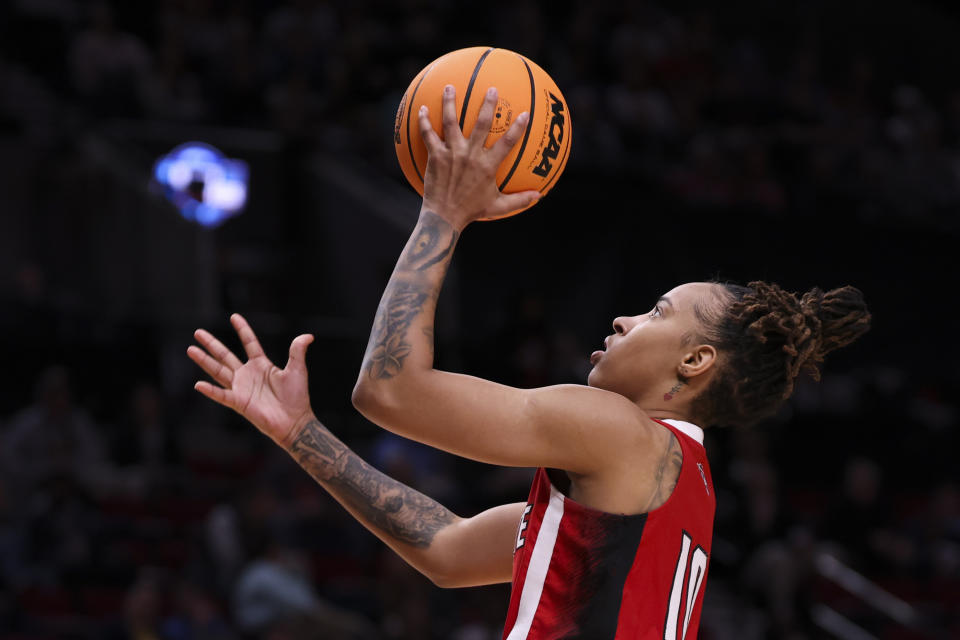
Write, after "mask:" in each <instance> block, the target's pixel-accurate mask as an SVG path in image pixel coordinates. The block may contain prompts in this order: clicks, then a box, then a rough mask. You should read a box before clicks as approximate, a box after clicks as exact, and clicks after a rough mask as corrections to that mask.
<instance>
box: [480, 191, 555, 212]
mask: <svg viewBox="0 0 960 640" xmlns="http://www.w3.org/2000/svg"><path fill="white" fill-rule="evenodd" d="M541 196H542V194H541V193H540V192H539V191H521V192H519V193H504V194H502V195H501V196H500V197H499V198H498V199H497V203H496V205H494V208H495V209H494V211H493V212H492V215H491V216H490V217H497V216H502V215H505V214H508V213H510V212H512V211H516V212H520V211H522V210H524V209H529V208H530V207H532V206H533V205H535V204H536V203H537V202H538V201H539V200H540V198H541Z"/></svg>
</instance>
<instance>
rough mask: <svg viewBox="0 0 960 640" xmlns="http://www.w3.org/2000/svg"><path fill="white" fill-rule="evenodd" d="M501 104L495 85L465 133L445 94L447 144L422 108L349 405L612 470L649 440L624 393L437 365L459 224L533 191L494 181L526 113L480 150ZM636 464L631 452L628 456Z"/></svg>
mask: <svg viewBox="0 0 960 640" xmlns="http://www.w3.org/2000/svg"><path fill="white" fill-rule="evenodd" d="M496 102H497V95H496V91H495V90H491V91H488V92H487V95H486V97H485V100H484V103H483V106H482V107H481V109H480V114H479V116H478V119H477V123H476V125H475V126H474V128H473V132H472V133H471V135H470V137H469V138H464V136H463V134H462V132H461V131H460V128H459V124H458V121H457V114H456V109H455V101H454V96H453V91H452V87H448V88H447V90H446V91H445V93H444V97H443V114H442V119H443V131H444V139H443V140H441V139H440V138H439V137H438V136H437V135H436V133H435V132H434V130H433V128H432V126H431V125H430V121H429V117H428V115H429V114H428V113H427V112H426V109H425V108H424V109H421V111H420V129H421V132H422V135H423V137H424V141H425V143H426V146H427V149H428V151H429V154H430V155H429V160H428V163H427V170H426V175H425V187H424V188H425V191H424V198H423V206H422V209H421V212H420V217H419V220H418V221H417V225H416V227H415V228H414V230H413V233H412V235H411V236H410V239H409V241H408V242H407V244H406V247H405V248H404V250H403V253H402V254H401V255H400V258H399V260H398V261H397V265H396V268H395V269H394V271H393V274H392V275H391V277H390V281H389V283H388V284H387V287H386V290H385V291H384V294H383V297H382V299H381V301H380V307H379V309H378V311H377V315H376V318H375V319H374V323H373V329H372V331H371V333H370V340H369V343H368V346H367V350H366V353H365V355H364V360H363V365H362V367H361V371H360V374H359V377H358V379H357V383H356V386H355V388H354V392H353V402H354V406H355V407H356V408H357V409H358V410H359V411H360V412H361V413H363V414H364V415H365V416H367V417H368V418H369V419H370V420H372V421H373V422H375V423H377V424H379V425H380V426H382V427H384V428H386V429H389V430H391V431H394V432H396V433H399V434H401V435H403V436H406V437H409V438H412V439H414V440H418V441H420V442H424V443H426V444H429V445H431V446H435V447H438V448H441V449H444V450H446V451H450V452H452V453H456V454H458V455H462V456H465V457H468V458H472V459H475V460H480V461H483V462H489V463H493V464H503V465H511V466H550V467H559V468H562V469H565V470H567V471H571V472H575V473H583V474H589V473H592V472H596V471H598V470H599V469H601V468H604V469H611V470H612V471H614V472H616V470H615V469H614V468H615V467H616V466H617V462H618V460H620V459H622V460H624V462H623V464H627V462H626V456H624V455H623V454H625V453H632V452H633V451H634V450H635V449H636V450H640V451H641V452H642V451H643V450H644V448H645V443H646V442H647V440H648V439H649V438H651V437H652V436H651V424H652V423H651V422H650V420H648V419H646V417H645V416H644V415H643V412H642V411H641V410H640V409H639V408H638V407H637V406H636V405H635V404H633V403H632V402H630V401H629V400H627V399H626V398H624V397H623V396H620V395H618V394H615V393H612V392H608V391H603V390H600V389H595V388H590V387H585V386H578V385H562V386H557V387H546V388H542V389H531V390H526V389H516V388H512V387H508V386H505V385H500V384H496V383H494V382H491V381H488V380H482V379H479V378H474V377H471V376H465V375H459V374H454V373H449V372H444V371H439V370H436V369H434V367H433V334H434V316H435V310H436V304H437V299H438V297H439V295H440V289H441V287H442V285H443V281H444V278H445V276H446V273H447V269H448V267H449V265H450V261H451V258H452V256H453V252H454V249H455V247H456V245H457V241H458V239H459V238H460V233H461V231H462V230H463V229H464V228H465V227H466V226H467V225H468V224H469V223H470V222H471V221H473V220H478V219H481V218H495V217H497V216H499V215H503V214H505V213H507V212H509V211H512V210H516V209H520V208H523V207H525V206H527V205H529V204H530V203H531V202H532V201H533V200H535V199H536V197H537V196H538V195H539V194H537V193H536V192H524V193H516V194H510V195H507V194H503V193H501V192H500V191H499V190H498V189H497V185H496V182H495V180H494V176H495V174H496V171H497V167H498V166H499V164H500V162H501V161H502V160H503V158H505V157H506V156H507V154H508V152H509V151H510V149H511V148H512V147H513V145H515V144H516V142H517V141H518V140H519V139H520V137H521V133H522V131H523V127H524V125H525V123H526V119H527V115H526V114H520V115H519V116H518V117H517V119H516V121H515V122H514V124H513V126H512V127H511V128H510V129H509V130H508V131H507V132H506V133H505V134H504V135H503V136H502V137H501V138H500V139H498V140H497V141H496V142H495V143H494V144H493V146H491V147H490V148H487V147H486V146H485V141H486V137H487V133H488V132H489V129H490V123H491V122H492V120H493V111H494V105H495V104H496ZM647 448H649V447H647ZM638 462H641V463H642V462H643V460H642V459H639V458H637V456H635V455H632V456H630V462H629V464H637V463H638Z"/></svg>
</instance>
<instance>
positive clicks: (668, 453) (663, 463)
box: [644, 432, 683, 511]
mask: <svg viewBox="0 0 960 640" xmlns="http://www.w3.org/2000/svg"><path fill="white" fill-rule="evenodd" d="M682 467H683V450H682V449H681V448H680V441H679V440H677V436H676V435H674V434H673V432H671V433H670V444H669V445H668V446H667V448H666V450H665V451H664V452H663V455H662V456H661V457H660V461H659V463H658V464H657V469H656V475H655V480H656V482H657V484H656V487H655V488H654V491H653V493H652V494H651V496H650V501H649V502H648V503H647V506H646V508H644V511H651V510H653V509H656V508H657V507H659V506H661V505H663V503H664V502H666V501H667V499H668V498H669V497H670V494H672V493H673V490H674V488H675V487H676V486H677V481H678V480H679V479H680V469H681V468H682Z"/></svg>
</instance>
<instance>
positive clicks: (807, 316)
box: [692, 281, 870, 425]
mask: <svg viewBox="0 0 960 640" xmlns="http://www.w3.org/2000/svg"><path fill="white" fill-rule="evenodd" d="M715 284H718V285H720V287H718V288H717V291H718V294H717V295H718V298H719V299H718V300H717V301H716V302H718V303H719V304H709V303H700V304H698V305H697V306H696V307H695V309H694V311H695V313H696V316H697V319H698V320H699V321H700V324H701V327H702V330H703V335H702V336H701V337H702V339H703V340H704V341H705V342H706V343H708V344H712V345H713V346H715V347H716V348H717V350H718V352H719V353H720V354H721V357H720V360H719V362H718V365H719V369H718V371H717V373H716V374H715V375H714V378H713V380H712V381H711V383H710V385H709V386H708V387H707V388H706V389H704V391H703V392H702V393H701V394H699V395H698V396H697V398H695V399H694V401H693V406H692V410H693V413H694V415H695V416H696V417H697V419H699V420H701V421H703V422H704V423H707V424H718V425H749V424H753V423H755V422H757V421H759V420H761V419H763V418H765V417H768V416H770V415H772V414H773V413H775V412H776V411H777V409H778V408H779V407H780V405H781V404H783V402H784V401H785V400H786V399H787V398H789V397H790V394H792V393H793V387H794V382H795V380H796V378H797V376H798V375H799V374H800V372H801V371H804V370H806V371H808V372H809V373H810V374H811V375H812V377H813V378H814V380H819V379H820V366H819V365H821V364H822V363H823V358H824V356H826V354H828V353H829V352H831V351H833V350H834V349H837V348H839V347H842V346H844V345H847V344H850V343H851V342H853V341H854V340H856V339H857V338H859V337H860V336H861V335H863V334H864V333H866V332H867V330H868V329H869V328H870V312H869V311H868V310H867V306H866V304H865V303H864V300H863V294H862V293H861V292H860V290H859V289H857V288H855V287H851V286H845V287H840V288H839V289H833V290H831V291H827V292H826V293H824V292H823V291H822V290H821V289H819V288H813V289H811V290H810V291H808V292H806V293H804V294H803V295H802V296H800V297H798V296H797V294H794V293H790V292H788V291H785V290H783V289H781V288H780V287H779V286H778V285H776V284H772V283H769V282H760V281H757V282H751V283H749V285H748V286H746V287H743V286H739V285H735V284H727V283H715Z"/></svg>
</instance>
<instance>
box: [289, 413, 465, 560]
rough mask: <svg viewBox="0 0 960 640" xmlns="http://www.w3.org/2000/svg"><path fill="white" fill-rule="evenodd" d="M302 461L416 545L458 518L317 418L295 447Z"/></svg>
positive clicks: (375, 520)
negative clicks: (368, 459) (354, 448)
mask: <svg viewBox="0 0 960 640" xmlns="http://www.w3.org/2000/svg"><path fill="white" fill-rule="evenodd" d="M290 451H291V454H292V455H293V457H294V459H295V460H296V461H297V463H298V464H299V465H300V466H301V467H303V468H304V469H305V470H306V471H307V472H308V473H309V474H310V475H311V476H313V478H314V479H315V480H316V481H317V482H319V483H321V484H322V485H323V486H324V487H325V488H326V489H327V490H328V491H330V493H332V494H333V495H334V496H335V497H337V498H339V499H340V500H342V501H343V502H344V503H346V504H347V505H349V506H350V507H351V508H353V509H354V510H355V511H356V512H357V513H358V514H360V517H361V519H362V520H364V521H365V523H370V524H372V525H373V526H375V527H376V528H378V529H380V530H381V531H383V532H384V533H387V534H389V535H391V536H393V537H394V538H396V539H398V540H400V541H402V542H406V543H407V544H411V545H413V546H415V547H419V548H426V547H429V546H430V543H431V542H432V541H433V538H434V536H435V535H436V534H437V532H438V531H440V530H441V529H443V528H444V527H446V526H447V525H448V524H450V523H451V522H453V521H454V520H455V519H456V516H455V515H454V514H453V513H451V512H450V511H449V510H448V509H447V508H446V507H444V506H443V505H441V504H439V503H438V502H436V501H434V500H431V499H430V498H428V497H427V496H425V495H423V494H422V493H420V492H418V491H414V490H413V489H411V488H410V487H408V486H406V485H404V484H401V483H400V482H397V481H396V480H394V479H393V478H391V477H389V476H387V475H385V474H383V473H381V472H380V471H378V470H376V469H374V468H373V467H371V466H370V465H369V464H367V463H366V462H364V461H363V460H362V459H361V458H360V457H359V456H358V455H357V454H355V453H354V452H353V451H351V450H350V449H349V448H348V447H347V446H346V445H345V444H343V443H342V442H340V440H338V439H337V438H336V436H334V435H333V434H332V433H330V431H329V430H327V428H326V427H324V426H323V425H322V424H321V423H320V422H319V421H318V420H311V421H310V422H308V423H307V425H306V426H305V427H304V428H303V430H302V431H301V432H300V434H299V435H298V436H297V438H296V440H294V441H293V445H292V446H291V449H290Z"/></svg>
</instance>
